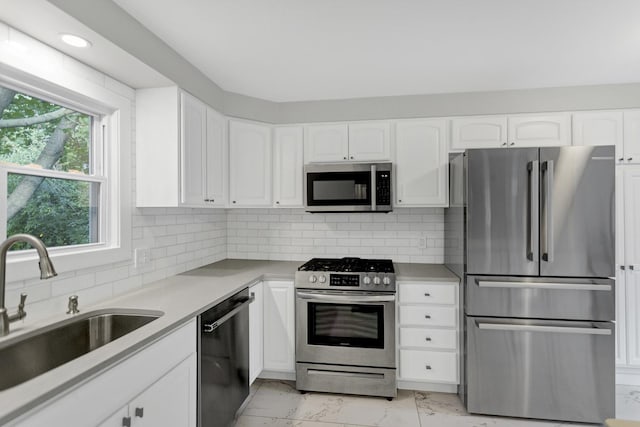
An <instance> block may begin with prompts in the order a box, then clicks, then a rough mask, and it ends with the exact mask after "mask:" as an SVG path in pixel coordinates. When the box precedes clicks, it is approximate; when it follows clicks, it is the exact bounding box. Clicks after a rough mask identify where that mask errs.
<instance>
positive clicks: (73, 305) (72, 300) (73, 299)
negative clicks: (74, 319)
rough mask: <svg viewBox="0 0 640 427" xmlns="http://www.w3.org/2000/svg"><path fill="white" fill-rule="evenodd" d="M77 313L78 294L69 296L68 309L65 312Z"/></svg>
mask: <svg viewBox="0 0 640 427" xmlns="http://www.w3.org/2000/svg"><path fill="white" fill-rule="evenodd" d="M77 313H80V310H78V295H71V296H70V297H69V310H67V314H77Z"/></svg>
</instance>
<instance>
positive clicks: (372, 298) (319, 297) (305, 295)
mask: <svg viewBox="0 0 640 427" xmlns="http://www.w3.org/2000/svg"><path fill="white" fill-rule="evenodd" d="M296 296H297V297H298V298H301V299H305V300H316V301H332V302H343V303H345V304H349V303H372V302H373V303H375V302H393V301H395V300H396V296H395V295H328V294H314V293H311V292H300V291H298V292H296Z"/></svg>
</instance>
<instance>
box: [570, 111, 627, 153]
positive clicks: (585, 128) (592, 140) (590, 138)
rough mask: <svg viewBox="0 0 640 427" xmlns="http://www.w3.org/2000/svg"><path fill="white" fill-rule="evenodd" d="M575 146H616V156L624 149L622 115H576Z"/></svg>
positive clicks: (609, 112) (574, 115)
mask: <svg viewBox="0 0 640 427" xmlns="http://www.w3.org/2000/svg"><path fill="white" fill-rule="evenodd" d="M572 124H573V145H615V146H616V155H617V154H618V152H619V151H620V150H621V149H622V128H623V126H622V113H620V112H616V111H589V112H584V113H574V114H573V117H572Z"/></svg>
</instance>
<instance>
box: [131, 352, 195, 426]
mask: <svg viewBox="0 0 640 427" xmlns="http://www.w3.org/2000/svg"><path fill="white" fill-rule="evenodd" d="M196 364H197V362H196V354H195V353H194V354H193V355H192V356H190V357H189V358H187V359H185V360H184V361H182V362H181V363H180V364H179V365H178V366H176V367H175V368H173V369H172V370H171V371H169V372H168V373H167V374H166V375H165V376H163V377H162V378H160V379H159V380H158V381H156V382H155V383H154V384H153V385H152V386H151V387H149V388H148V389H146V390H145V391H143V392H142V393H141V394H140V395H139V396H138V397H136V398H135V399H133V400H132V401H131V403H130V404H129V416H130V417H131V421H132V422H131V425H132V426H133V427H175V426H185V427H195V426H196V369H197V368H196V366H197V365H196Z"/></svg>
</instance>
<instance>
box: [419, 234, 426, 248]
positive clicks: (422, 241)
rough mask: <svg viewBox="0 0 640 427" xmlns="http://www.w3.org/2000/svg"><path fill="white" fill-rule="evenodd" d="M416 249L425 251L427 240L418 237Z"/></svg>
mask: <svg viewBox="0 0 640 427" xmlns="http://www.w3.org/2000/svg"><path fill="white" fill-rule="evenodd" d="M418 247H419V248H420V249H427V238H426V237H424V236H423V237H419V238H418Z"/></svg>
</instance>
